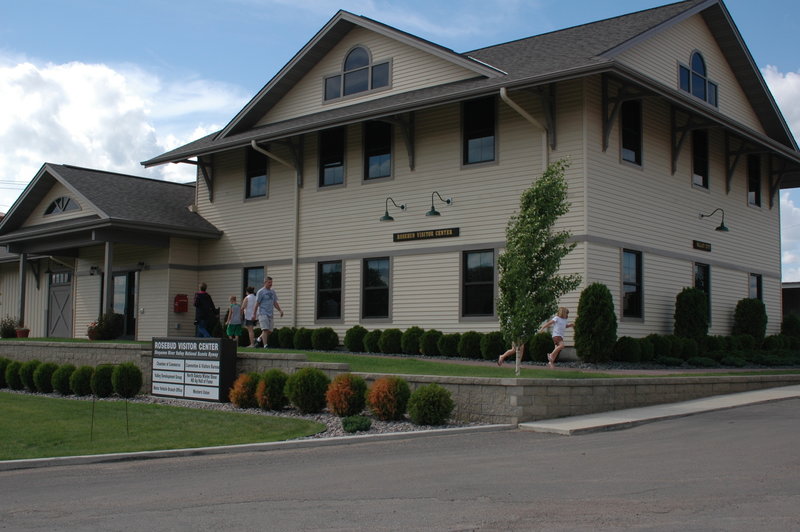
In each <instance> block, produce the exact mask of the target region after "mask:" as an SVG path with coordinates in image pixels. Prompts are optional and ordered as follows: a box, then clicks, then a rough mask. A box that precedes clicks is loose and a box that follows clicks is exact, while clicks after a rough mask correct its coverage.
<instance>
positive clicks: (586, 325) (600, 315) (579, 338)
mask: <svg viewBox="0 0 800 532" xmlns="http://www.w3.org/2000/svg"><path fill="white" fill-rule="evenodd" d="M616 341H617V316H616V314H615V313H614V299H613V298H612V297H611V292H610V291H609V290H608V287H607V286H606V285H604V284H602V283H592V284H590V285H589V286H587V287H586V288H584V289H583V291H582V292H581V297H580V300H579V301H578V317H577V318H576V320H575V350H576V351H577V354H578V357H580V359H581V360H584V361H586V362H605V361H607V360H608V359H609V358H610V357H611V350H612V349H613V348H614V343H615V342H616Z"/></svg>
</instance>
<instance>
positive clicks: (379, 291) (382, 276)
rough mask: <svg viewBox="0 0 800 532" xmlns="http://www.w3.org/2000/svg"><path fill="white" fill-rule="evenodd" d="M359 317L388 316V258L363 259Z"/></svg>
mask: <svg viewBox="0 0 800 532" xmlns="http://www.w3.org/2000/svg"><path fill="white" fill-rule="evenodd" d="M363 265H364V267H363V281H362V285H361V286H362V291H361V297H362V303H361V317H362V318H364V319H379V318H388V317H389V275H390V271H389V258H388V257H380V258H374V259H364V264H363Z"/></svg>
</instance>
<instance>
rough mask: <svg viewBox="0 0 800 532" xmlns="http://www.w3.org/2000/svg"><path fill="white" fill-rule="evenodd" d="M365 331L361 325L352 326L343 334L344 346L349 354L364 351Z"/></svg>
mask: <svg viewBox="0 0 800 532" xmlns="http://www.w3.org/2000/svg"><path fill="white" fill-rule="evenodd" d="M365 334H367V330H366V329H365V328H364V327H362V326H361V325H353V326H352V327H350V328H349V329H347V332H345V333H344V346H345V347H346V348H347V350H348V351H350V352H351V353H360V352H362V351H364V335H365Z"/></svg>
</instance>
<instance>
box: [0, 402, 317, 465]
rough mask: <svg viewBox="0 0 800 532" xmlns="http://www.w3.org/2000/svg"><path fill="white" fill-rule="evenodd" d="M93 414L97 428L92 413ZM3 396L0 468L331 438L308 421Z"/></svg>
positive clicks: (0, 430) (160, 406) (0, 410)
mask: <svg viewBox="0 0 800 532" xmlns="http://www.w3.org/2000/svg"><path fill="white" fill-rule="evenodd" d="M93 408H94V422H93V416H92V409H93ZM125 410H126V404H125V402H124V401H96V402H94V406H93V402H92V401H76V400H72V399H66V398H64V399H61V398H52V397H41V396H32V395H24V394H13V393H7V392H0V412H2V414H0V460H16V459H22V458H43V457H55V456H74V455H87V454H105V453H117V452H132V451H151V450H159V449H184V448H191V447H207V446H215V445H234V444H242V443H256V442H272V441H282V440H289V439H293V438H299V437H303V436H310V435H312V434H316V433H318V432H320V431H323V430H325V426H324V425H323V424H321V423H316V422H313V421H308V420H303V419H291V418H281V417H273V416H260V415H252V414H244V413H237V412H221V411H211V410H199V409H194V408H182V407H173V406H166V405H154V404H145V403H128V404H127V429H126V412H125Z"/></svg>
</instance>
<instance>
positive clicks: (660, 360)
mask: <svg viewBox="0 0 800 532" xmlns="http://www.w3.org/2000/svg"><path fill="white" fill-rule="evenodd" d="M655 362H656V364H661V365H662V366H673V367H677V366H683V359H682V358H677V357H656V361H655Z"/></svg>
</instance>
